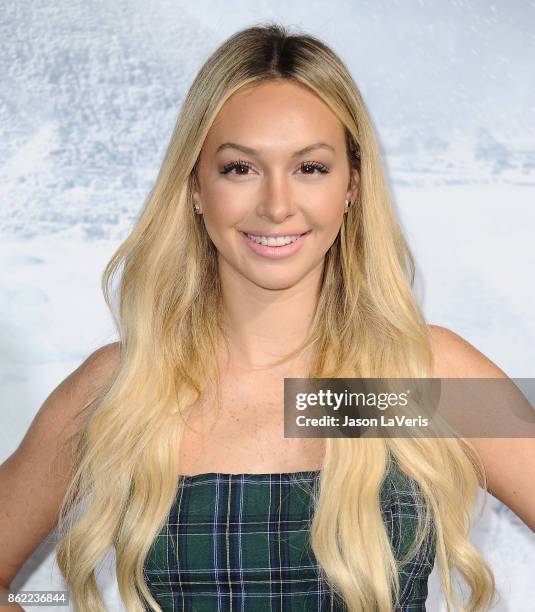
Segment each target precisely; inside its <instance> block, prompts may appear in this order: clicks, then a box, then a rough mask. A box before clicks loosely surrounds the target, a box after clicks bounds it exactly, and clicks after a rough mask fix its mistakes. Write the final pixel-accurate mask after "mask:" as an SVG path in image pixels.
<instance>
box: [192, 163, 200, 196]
mask: <svg viewBox="0 0 535 612" xmlns="http://www.w3.org/2000/svg"><path fill="white" fill-rule="evenodd" d="M190 185H191V195H192V196H193V199H194V200H197V201H198V200H199V197H200V195H201V194H200V189H199V181H198V178H197V173H196V172H195V170H193V171H192V173H191V175H190Z"/></svg>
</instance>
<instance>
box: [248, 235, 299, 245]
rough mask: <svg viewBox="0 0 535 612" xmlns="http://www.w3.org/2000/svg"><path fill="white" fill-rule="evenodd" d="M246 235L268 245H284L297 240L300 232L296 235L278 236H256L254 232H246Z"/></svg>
mask: <svg viewBox="0 0 535 612" xmlns="http://www.w3.org/2000/svg"><path fill="white" fill-rule="evenodd" d="M246 236H247V238H249V239H250V240H254V241H255V242H258V244H263V245H266V246H282V245H284V244H290V243H292V242H295V241H296V240H297V239H298V238H299V237H300V234H297V235H295V236H277V237H276V238H275V237H273V236H254V235H253V234H246Z"/></svg>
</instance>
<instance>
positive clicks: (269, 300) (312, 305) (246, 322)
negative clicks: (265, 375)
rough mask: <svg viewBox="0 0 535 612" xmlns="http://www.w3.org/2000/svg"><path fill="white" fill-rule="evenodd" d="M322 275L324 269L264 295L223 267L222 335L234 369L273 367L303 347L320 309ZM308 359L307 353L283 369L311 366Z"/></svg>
mask: <svg viewBox="0 0 535 612" xmlns="http://www.w3.org/2000/svg"><path fill="white" fill-rule="evenodd" d="M321 273H322V267H321V266H320V267H318V268H317V269H314V270H312V271H311V272H310V273H309V274H308V275H307V276H306V277H304V278H303V279H301V280H300V281H299V282H298V283H296V284H295V285H293V286H291V287H287V288H283V289H266V288H264V287H260V286H259V285H257V284H255V283H253V282H251V281H250V280H249V279H247V278H245V277H244V276H242V275H241V274H239V273H238V272H236V271H235V270H234V269H229V267H228V266H225V269H223V270H221V266H220V275H221V276H220V278H221V289H222V296H223V330H224V333H225V336H226V338H227V339H228V343H229V351H230V355H229V356H228V357H229V360H230V361H229V363H230V364H232V366H233V367H236V368H238V369H258V368H264V367H269V364H270V363H271V362H272V361H274V360H276V359H279V358H281V357H282V356H283V355H285V354H286V353H289V352H291V351H292V350H294V349H296V348H297V347H298V346H299V345H300V344H301V343H302V342H303V340H304V339H305V337H306V334H307V332H308V329H309V327H310V324H311V322H312V318H313V316H314V313H315V310H316V307H317V303H318V297H319V290H320V282H321ZM309 356H310V349H307V350H306V351H305V353H304V354H303V355H302V356H298V357H296V358H294V359H292V360H290V361H289V362H288V363H287V364H286V365H285V364H282V366H281V367H285V368H288V365H297V364H301V365H302V364H304V363H308V358H309Z"/></svg>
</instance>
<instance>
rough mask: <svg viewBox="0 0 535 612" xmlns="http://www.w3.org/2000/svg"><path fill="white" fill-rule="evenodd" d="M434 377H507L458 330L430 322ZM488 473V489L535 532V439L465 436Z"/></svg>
mask: <svg viewBox="0 0 535 612" xmlns="http://www.w3.org/2000/svg"><path fill="white" fill-rule="evenodd" d="M428 329H429V340H430V343H431V348H432V351H433V358H434V369H433V376H434V377H435V378H508V376H507V374H506V373H505V372H504V371H503V370H501V369H500V368H499V367H498V366H497V365H496V364H495V363H494V362H492V361H491V360H490V359H489V358H488V357H487V356H486V355H484V354H483V353H482V352H481V351H479V350H478V349H477V348H476V347H475V346H473V345H472V344H470V343H469V342H468V341H467V340H465V339H464V338H462V337H461V336H460V335H458V334H456V333H455V332H453V331H451V330H449V329H447V328H445V327H442V326H439V325H429V326H428ZM466 439H467V440H468V441H469V442H470V443H471V444H472V445H473V446H474V448H475V449H476V450H477V452H478V454H479V456H480V458H481V460H482V462H483V465H484V466H485V472H486V474H487V480H488V482H487V490H488V492H489V493H491V494H492V495H493V496H494V497H496V498H497V499H499V500H500V501H501V502H503V503H504V504H505V505H506V506H508V507H509V508H510V509H511V510H512V511H513V512H514V513H515V514H516V515H517V516H518V517H519V518H520V519H521V520H522V521H523V522H524V523H525V524H526V525H528V527H530V528H531V529H532V530H533V531H535V487H533V478H534V476H535V440H534V439H533V438H532V437H526V438H483V437H481V438H466Z"/></svg>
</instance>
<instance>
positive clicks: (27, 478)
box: [0, 342, 121, 586]
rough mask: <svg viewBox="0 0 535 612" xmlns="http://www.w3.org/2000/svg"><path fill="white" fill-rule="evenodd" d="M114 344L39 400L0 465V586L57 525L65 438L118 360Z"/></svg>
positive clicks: (68, 461)
mask: <svg viewBox="0 0 535 612" xmlns="http://www.w3.org/2000/svg"><path fill="white" fill-rule="evenodd" d="M120 354H121V349H120V344H119V343H118V342H115V343H112V344H107V345H105V346H102V347H100V348H99V349H97V350H96V351H94V352H92V353H91V354H90V355H89V356H88V357H87V358H86V359H85V360H84V361H83V363H81V364H80V365H79V366H78V367H77V368H76V369H75V370H74V371H73V372H71V373H70V374H69V375H68V376H67V377H66V378H65V379H64V380H62V381H61V382H60V383H59V384H58V385H57V386H56V387H55V388H54V389H53V390H52V392H51V393H50V395H49V396H48V397H47V398H46V399H45V401H44V402H43V404H42V405H41V407H40V408H39V410H38V411H37V414H36V415H35V417H34V418H33V420H32V422H31V424H30V427H29V428H28V430H27V432H26V434H25V436H24V438H23V439H22V441H21V442H20V444H19V446H18V448H17V449H16V450H15V452H14V453H13V454H11V455H10V456H9V457H8V458H7V459H6V460H5V461H3V462H2V463H1V464H0V541H1V542H2V547H1V549H0V584H1V585H2V586H8V585H9V584H10V582H11V580H12V579H13V578H14V576H15V575H16V574H17V572H18V571H19V569H20V568H21V567H22V565H23V564H24V562H25V561H26V559H27V558H28V557H29V556H30V555H31V553H32V552H33V551H34V550H35V549H36V548H37V546H38V545H39V544H40V542H41V541H42V540H43V539H44V538H45V537H46V535H47V534H48V533H49V532H50V531H51V530H52V529H53V527H54V526H55V525H56V524H57V520H58V518H59V515H58V512H59V508H60V505H61V502H62V500H63V497H64V495H65V492H66V489H67V486H68V484H69V482H70V479H71V478H72V474H73V469H74V467H75V466H74V464H73V454H72V447H71V444H70V441H71V439H72V437H73V436H74V435H75V434H76V433H77V432H79V431H80V427H81V426H82V424H83V422H84V421H85V419H86V416H87V414H88V411H86V410H85V408H86V407H87V406H91V403H92V402H93V400H98V398H99V396H100V394H101V393H102V392H103V391H104V390H105V389H106V387H107V385H108V384H109V382H110V381H111V380H112V378H113V375H114V373H115V372H116V370H117V366H118V365H119V363H120Z"/></svg>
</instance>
